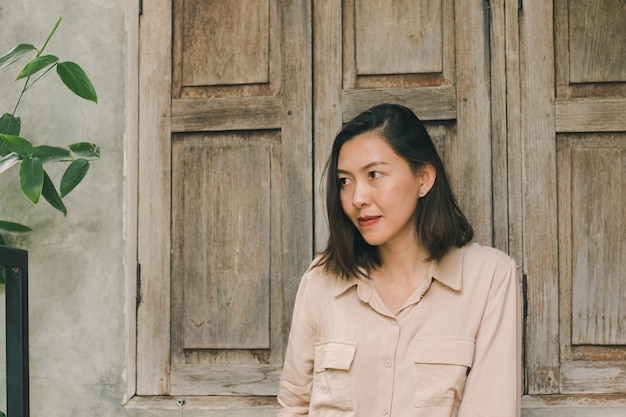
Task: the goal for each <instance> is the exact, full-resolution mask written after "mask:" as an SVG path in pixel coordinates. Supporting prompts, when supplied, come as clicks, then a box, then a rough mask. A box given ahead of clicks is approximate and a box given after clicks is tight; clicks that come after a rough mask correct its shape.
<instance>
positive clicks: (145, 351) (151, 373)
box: [137, 0, 172, 395]
mask: <svg viewBox="0 0 626 417" xmlns="http://www.w3.org/2000/svg"><path fill="white" fill-rule="evenodd" d="M171 13H172V12H171V2H168V1H162V0H161V1H155V2H153V3H152V4H151V7H150V8H148V9H147V10H144V14H143V16H142V18H141V19H142V20H141V25H140V34H139V35H140V37H141V38H142V39H150V40H151V42H150V43H143V44H142V47H141V48H140V53H139V68H140V75H139V94H140V97H141V99H140V102H139V191H138V193H139V195H138V213H139V216H138V224H137V229H138V232H137V234H138V242H137V249H138V250H137V258H138V263H139V264H140V265H141V287H140V297H141V299H140V303H139V305H138V307H137V352H138V354H137V394H138V395H162V394H167V393H168V391H169V365H170V364H169V340H170V275H169V271H170V222H169V218H170V212H169V210H170V201H171V197H170V191H169V188H170V181H171V179H170V176H171V172H170V163H171V162H170V161H171V159H170V158H171V156H170V110H169V109H170V91H171V89H170V82H171V65H172V63H171V53H170V48H163V47H162V45H169V44H170V42H171V31H170V30H169V28H170V27H171V20H170V19H171Z"/></svg>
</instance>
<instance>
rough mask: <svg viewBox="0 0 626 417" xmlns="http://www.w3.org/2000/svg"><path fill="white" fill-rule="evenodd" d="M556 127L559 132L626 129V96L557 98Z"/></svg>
mask: <svg viewBox="0 0 626 417" xmlns="http://www.w3.org/2000/svg"><path fill="white" fill-rule="evenodd" d="M625 97H626V95H625ZM556 129H557V131H558V132H623V131H626V98H624V97H622V98H591V97H587V98H574V99H560V100H557V102H556Z"/></svg>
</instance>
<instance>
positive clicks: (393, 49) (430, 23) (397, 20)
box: [354, 0, 443, 75]
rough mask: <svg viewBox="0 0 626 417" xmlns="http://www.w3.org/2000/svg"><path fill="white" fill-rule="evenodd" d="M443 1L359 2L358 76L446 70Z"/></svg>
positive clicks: (357, 11) (356, 33)
mask: <svg viewBox="0 0 626 417" xmlns="http://www.w3.org/2000/svg"><path fill="white" fill-rule="evenodd" d="M442 5H443V2H441V0H418V1H415V0H402V1H391V0H386V1H380V0H362V1H357V2H355V19H354V20H355V25H354V26H355V39H356V42H355V55H356V73H357V74H358V75H367V74H372V75H380V74H416V73H433V72H441V71H442V70H443V20H442V17H443V16H442V12H443V10H442V7H443V6H442Z"/></svg>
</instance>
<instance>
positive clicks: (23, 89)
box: [11, 16, 63, 117]
mask: <svg viewBox="0 0 626 417" xmlns="http://www.w3.org/2000/svg"><path fill="white" fill-rule="evenodd" d="M61 20H63V16H59V18H58V19H57V22H56V23H55V25H54V27H53V28H52V31H50V34H49V35H48V37H47V38H46V41H45V42H44V44H43V46H42V47H41V49H40V50H39V51H37V58H39V57H40V56H41V54H42V52H43V50H44V49H46V46H47V45H48V42H50V39H51V38H52V35H54V32H56V30H57V28H58V27H59V25H60V24H61ZM54 67H55V65H53V66H52V67H50V68H48V69H47V70H46V71H45V72H44V73H43V74H42V75H40V76H39V77H37V78H36V79H35V81H33V82H32V83H31V85H28V81H29V80H30V75H29V76H28V77H26V81H25V82H24V87H23V88H22V92H21V93H20V96H19V98H18V99H17V103H15V107H14V108H13V113H12V114H11V115H12V116H13V117H15V112H16V111H17V107H18V106H19V105H20V102H21V101H22V97H23V96H24V93H25V92H26V90H28V88H29V87H31V86H32V85H33V84H35V83H36V82H37V80H38V79H39V78H41V77H43V76H44V75H46V74H47V73H48V71H50V70H51V69H52V68H54Z"/></svg>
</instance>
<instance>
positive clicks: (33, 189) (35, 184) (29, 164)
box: [20, 158, 43, 204]
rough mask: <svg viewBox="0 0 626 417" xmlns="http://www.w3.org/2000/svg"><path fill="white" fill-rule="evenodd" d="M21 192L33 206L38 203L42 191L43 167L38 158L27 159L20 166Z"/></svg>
mask: <svg viewBox="0 0 626 417" xmlns="http://www.w3.org/2000/svg"><path fill="white" fill-rule="evenodd" d="M20 186H21V187H22V192H23V193H24V195H25V196H26V198H28V199H29V200H30V201H31V202H32V203H33V204H37V203H38V202H39V197H41V190H42V189H43V165H42V163H41V160H40V159H39V158H28V159H24V160H23V161H22V164H21V165H20Z"/></svg>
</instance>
